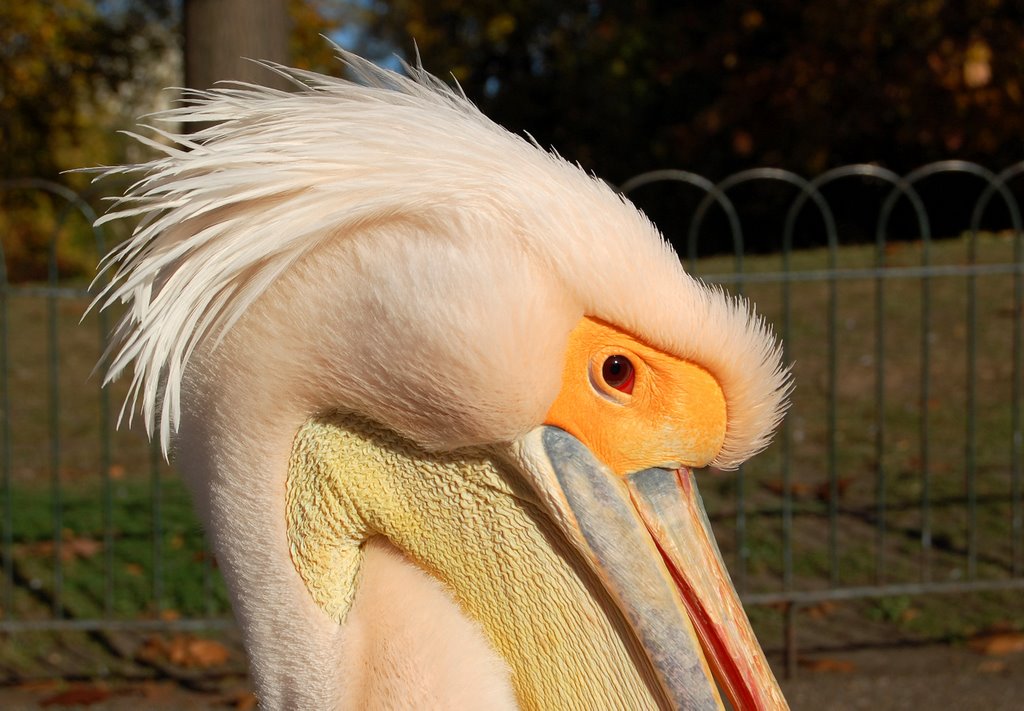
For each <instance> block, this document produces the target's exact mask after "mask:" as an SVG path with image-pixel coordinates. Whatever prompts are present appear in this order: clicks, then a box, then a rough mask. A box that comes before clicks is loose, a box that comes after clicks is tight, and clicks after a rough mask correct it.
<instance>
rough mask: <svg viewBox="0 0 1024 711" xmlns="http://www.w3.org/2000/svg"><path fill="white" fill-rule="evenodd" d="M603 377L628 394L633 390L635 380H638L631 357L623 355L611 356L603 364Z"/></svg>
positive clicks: (611, 384)
mask: <svg viewBox="0 0 1024 711" xmlns="http://www.w3.org/2000/svg"><path fill="white" fill-rule="evenodd" d="M601 377H602V378H604V381H605V382H606V383H608V384H609V385H610V386H612V387H613V388H615V389H616V390H620V391H622V392H624V393H626V394H627V395H629V394H630V393H632V392H633V381H634V380H636V372H635V371H634V370H633V364H632V363H630V362H629V358H627V357H626V356H621V355H613V356H609V357H608V358H607V359H606V360H605V362H604V365H603V366H601Z"/></svg>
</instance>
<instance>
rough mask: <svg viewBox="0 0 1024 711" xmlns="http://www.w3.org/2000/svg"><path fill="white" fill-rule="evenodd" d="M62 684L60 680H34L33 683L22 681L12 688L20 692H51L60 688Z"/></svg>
mask: <svg viewBox="0 0 1024 711" xmlns="http://www.w3.org/2000/svg"><path fill="white" fill-rule="evenodd" d="M60 684H61V682H60V680H58V679H34V680H32V681H21V682H18V683H17V684H15V685H14V686H13V687H12V688H14V689H17V690H18V691H35V692H39V691H49V690H50V689H53V688H56V687H57V686H60Z"/></svg>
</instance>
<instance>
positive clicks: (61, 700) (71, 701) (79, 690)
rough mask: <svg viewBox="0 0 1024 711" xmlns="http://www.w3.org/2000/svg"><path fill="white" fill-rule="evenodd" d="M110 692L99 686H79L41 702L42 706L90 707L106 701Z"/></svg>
mask: <svg viewBox="0 0 1024 711" xmlns="http://www.w3.org/2000/svg"><path fill="white" fill-rule="evenodd" d="M109 698H110V692H109V691H107V690H106V689H104V688H102V687H99V686H77V687H75V688H73V689H68V690H67V691H62V692H61V693H59V694H55V695H53V696H48V697H47V698H45V699H43V700H41V701H40V702H39V705H40V706H90V705H92V704H98V703H100V702H101V701H106V700H107V699H109Z"/></svg>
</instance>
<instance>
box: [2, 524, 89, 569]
mask: <svg viewBox="0 0 1024 711" xmlns="http://www.w3.org/2000/svg"><path fill="white" fill-rule="evenodd" d="M55 550H56V546H55V545H54V542H53V541H36V542H35V543H25V544H24V545H22V546H21V548H20V552H21V553H22V554H23V555H28V556H33V557H40V558H47V557H51V556H53V555H54V551H55ZM102 550H103V543H102V542H101V541H97V540H96V539H94V538H87V537H84V536H75V535H74V533H73V532H71V531H68V530H65V531H64V532H63V535H62V536H61V543H60V559H61V561H62V562H64V563H70V562H72V561H74V560H78V559H82V558H92V557H93V556H95V555H96V554H97V553H99V552H100V551H102Z"/></svg>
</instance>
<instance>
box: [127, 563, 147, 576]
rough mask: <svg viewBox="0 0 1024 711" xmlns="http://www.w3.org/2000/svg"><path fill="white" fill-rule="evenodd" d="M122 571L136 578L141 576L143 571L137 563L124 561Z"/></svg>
mask: <svg viewBox="0 0 1024 711" xmlns="http://www.w3.org/2000/svg"><path fill="white" fill-rule="evenodd" d="M124 572H126V573H128V575H131V576H133V577H136V578H138V577H141V576H142V573H143V572H144V571H143V569H142V566H141V565H139V564H138V563H125V564H124Z"/></svg>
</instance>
